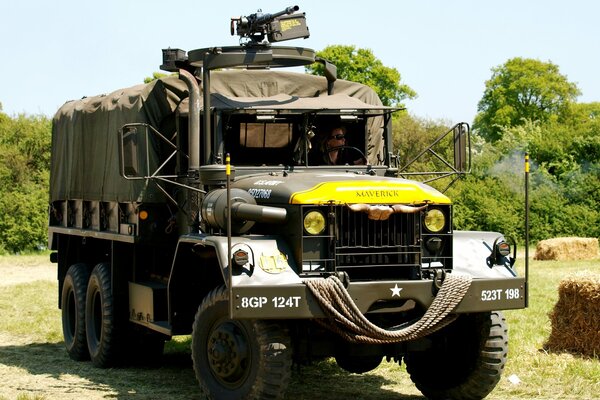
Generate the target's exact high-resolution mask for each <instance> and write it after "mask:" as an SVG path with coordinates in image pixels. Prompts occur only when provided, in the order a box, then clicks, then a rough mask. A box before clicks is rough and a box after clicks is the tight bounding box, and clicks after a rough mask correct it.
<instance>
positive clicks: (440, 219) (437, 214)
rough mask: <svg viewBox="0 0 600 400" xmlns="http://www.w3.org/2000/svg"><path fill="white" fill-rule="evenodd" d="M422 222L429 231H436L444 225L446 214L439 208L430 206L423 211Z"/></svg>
mask: <svg viewBox="0 0 600 400" xmlns="http://www.w3.org/2000/svg"><path fill="white" fill-rule="evenodd" d="M424 222H425V228H427V230H428V231H429V232H433V233H438V232H439V231H441V230H442V229H444V227H445V226H446V216H445V215H444V213H443V212H442V210H440V209H439V208H432V209H430V210H428V211H427V212H426V213H425V220H424Z"/></svg>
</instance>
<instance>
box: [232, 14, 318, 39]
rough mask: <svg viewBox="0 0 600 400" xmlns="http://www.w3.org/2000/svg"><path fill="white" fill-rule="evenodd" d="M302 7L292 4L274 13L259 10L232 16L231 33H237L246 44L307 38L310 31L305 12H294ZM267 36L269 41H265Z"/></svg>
mask: <svg viewBox="0 0 600 400" xmlns="http://www.w3.org/2000/svg"><path fill="white" fill-rule="evenodd" d="M299 9H300V8H299V7H298V6H290V7H287V8H286V9H284V10H283V11H279V12H276V13H274V14H268V13H263V12H262V11H261V10H258V11H257V12H256V13H254V14H250V15H248V16H244V17H234V18H231V35H234V34H237V35H238V36H239V37H240V41H244V39H246V40H247V41H246V42H243V43H242V44H244V45H257V44H268V42H282V41H284V40H292V39H298V38H307V37H308V36H309V35H310V33H309V32H308V27H307V26H306V18H305V15H304V13H298V14H294V13H295V12H296V11H298V10H299ZM265 37H266V38H267V39H268V42H265Z"/></svg>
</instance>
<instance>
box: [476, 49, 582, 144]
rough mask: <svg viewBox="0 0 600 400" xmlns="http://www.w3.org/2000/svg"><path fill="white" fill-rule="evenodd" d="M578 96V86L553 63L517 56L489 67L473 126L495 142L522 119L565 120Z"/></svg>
mask: <svg viewBox="0 0 600 400" xmlns="http://www.w3.org/2000/svg"><path fill="white" fill-rule="evenodd" d="M579 94H580V91H579V89H578V88H577V85H576V84H574V83H571V82H569V81H568V80H567V77H566V76H564V75H562V74H561V73H560V71H559V68H558V66H556V65H555V64H552V63H551V62H542V61H539V60H534V59H528V58H520V57H516V58H513V59H510V60H508V61H507V62H506V63H504V64H503V65H501V66H498V67H495V68H492V77H491V78H490V79H489V80H488V81H486V82H485V90H484V93H483V97H482V98H481V100H480V101H479V103H478V107H477V110H478V114H477V116H476V117H475V122H474V124H473V126H474V129H476V130H477V131H478V133H479V134H480V135H481V136H483V137H484V138H485V139H486V140H488V141H496V140H498V139H500V137H501V134H502V127H511V126H517V125H520V124H521V123H522V122H523V120H530V121H541V122H547V121H560V120H562V119H564V118H567V117H568V115H569V110H570V106H571V104H572V103H573V102H574V101H575V99H576V98H577V96H579Z"/></svg>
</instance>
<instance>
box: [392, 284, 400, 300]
mask: <svg viewBox="0 0 600 400" xmlns="http://www.w3.org/2000/svg"><path fill="white" fill-rule="evenodd" d="M390 290H391V291H392V297H394V296H398V297H400V291H401V290H402V288H399V287H398V284H397V283H396V284H395V285H394V287H393V288H390Z"/></svg>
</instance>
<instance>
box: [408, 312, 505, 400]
mask: <svg viewBox="0 0 600 400" xmlns="http://www.w3.org/2000/svg"><path fill="white" fill-rule="evenodd" d="M430 339H431V340H432V341H433V346H432V348H430V349H428V350H426V351H413V352H409V353H408V354H407V355H406V356H405V358H404V362H405V363H406V369H407V371H408V373H409V374H410V378H411V379H412V381H413V382H414V383H415V385H416V386H417V388H418V389H419V390H420V391H421V393H423V395H425V396H426V397H427V398H429V399H434V400H435V399H459V400H479V399H483V398H484V397H485V396H487V395H488V394H489V393H490V392H491V391H492V390H493V389H494V388H495V387H496V385H497V384H498V382H499V381H500V376H501V375H502V371H503V370H504V365H505V364H506V358H507V354H508V330H507V326H506V321H505V319H504V317H503V315H502V314H501V313H500V312H492V313H491V314H490V313H481V314H472V315H461V316H460V317H459V318H458V320H456V321H455V322H454V323H452V324H451V325H449V326H448V327H446V328H444V329H442V330H440V331H438V332H436V333H434V334H432V335H431V336H430Z"/></svg>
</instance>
